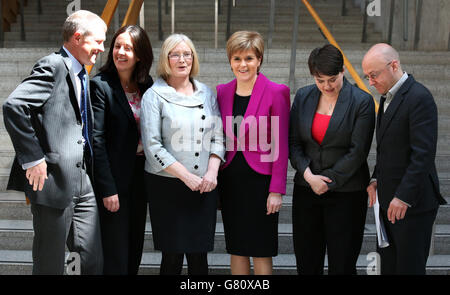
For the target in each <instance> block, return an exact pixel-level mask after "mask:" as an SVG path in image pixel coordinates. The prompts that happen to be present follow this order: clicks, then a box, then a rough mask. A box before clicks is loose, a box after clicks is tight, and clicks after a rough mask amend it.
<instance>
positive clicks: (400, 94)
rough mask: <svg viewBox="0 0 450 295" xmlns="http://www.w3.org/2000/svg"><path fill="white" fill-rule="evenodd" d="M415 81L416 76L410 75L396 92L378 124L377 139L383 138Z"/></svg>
mask: <svg viewBox="0 0 450 295" xmlns="http://www.w3.org/2000/svg"><path fill="white" fill-rule="evenodd" d="M414 81H415V80H414V78H413V77H412V76H411V75H410V76H409V77H408V79H407V80H406V81H405V83H403V85H402V86H401V87H400V89H399V90H398V91H397V93H396V94H395V96H394V98H393V99H392V101H391V103H390V104H389V107H388V108H387V110H386V111H385V112H384V114H383V116H382V118H381V120H380V122H379V125H378V126H377V141H380V140H381V139H382V138H383V135H384V133H385V132H386V129H387V128H388V127H389V124H390V123H391V121H392V119H393V117H394V115H395V113H396V112H397V110H398V108H399V107H400V105H401V104H402V102H403V100H404V97H405V96H404V94H405V93H406V92H408V90H409V88H410V87H411V85H412V84H413V83H414Z"/></svg>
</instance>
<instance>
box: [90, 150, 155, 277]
mask: <svg viewBox="0 0 450 295" xmlns="http://www.w3.org/2000/svg"><path fill="white" fill-rule="evenodd" d="M144 163H145V157H143V156H138V157H136V163H135V169H134V174H133V181H132V183H131V185H130V190H129V194H128V195H125V194H122V195H121V194H119V203H120V208H119V210H118V211H116V212H110V211H108V210H107V209H106V208H105V206H104V205H103V200H101V199H98V200H97V203H98V207H99V213H100V227H101V235H102V244H103V256H104V265H103V273H104V274H105V275H136V274H137V273H138V270H139V265H140V263H141V258H142V251H143V247H144V236H145V222H146V218H147V196H146V194H145V189H144Z"/></svg>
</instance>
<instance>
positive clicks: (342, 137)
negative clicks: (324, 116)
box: [289, 78, 375, 192]
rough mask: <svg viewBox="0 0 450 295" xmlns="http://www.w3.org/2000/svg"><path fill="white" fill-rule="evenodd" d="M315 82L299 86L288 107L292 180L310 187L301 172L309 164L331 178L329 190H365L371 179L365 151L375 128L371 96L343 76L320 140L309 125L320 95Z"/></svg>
mask: <svg viewBox="0 0 450 295" xmlns="http://www.w3.org/2000/svg"><path fill="white" fill-rule="evenodd" d="M320 94H321V92H320V90H319V89H318V88H317V86H316V85H310V86H306V87H303V88H300V89H299V90H298V91H297V94H296V95H295V99H294V103H293V105H292V109H291V119H290V128H289V129H290V130H289V158H290V160H291V165H292V167H293V168H294V169H296V170H297V173H296V174H295V178H294V181H295V183H296V184H298V185H302V186H306V187H309V184H308V183H307V182H306V181H305V179H304V178H303V173H304V172H305V170H306V168H307V167H309V168H310V169H311V172H312V173H314V174H320V175H324V176H327V177H329V178H330V179H331V180H333V182H332V183H330V184H328V187H329V189H330V190H331V191H338V192H349V191H358V190H365V189H366V187H367V185H368V183H369V179H370V174H369V168H368V165H367V155H368V153H369V150H370V146H371V143H372V138H373V131H374V128H375V106H374V102H373V99H372V97H371V96H370V95H369V94H367V93H366V92H364V91H362V90H360V89H359V88H357V87H355V86H353V85H351V84H350V83H349V82H348V81H347V79H345V78H344V83H343V86H342V89H341V92H340V93H339V97H338V100H337V102H336V106H335V108H334V111H333V115H332V117H331V120H330V123H329V126H328V129H327V131H326V134H325V137H324V139H323V141H322V144H318V143H317V142H316V141H315V140H314V139H313V137H312V135H311V126H312V123H313V119H314V115H315V114H316V109H317V105H318V103H319V98H320Z"/></svg>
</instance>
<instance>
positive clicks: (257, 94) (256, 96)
mask: <svg viewBox="0 0 450 295" xmlns="http://www.w3.org/2000/svg"><path fill="white" fill-rule="evenodd" d="M268 81H269V80H268V79H267V78H266V76H264V75H263V74H262V73H259V74H258V77H257V78H256V82H255V85H254V86H253V91H252V94H251V96H250V101H249V103H248V106H247V110H246V111H245V114H244V120H246V119H247V118H248V117H249V116H254V117H255V118H256V113H257V111H258V107H259V105H260V103H261V100H262V96H263V94H264V90H265V88H266V85H267V82H268ZM235 90H236V89H235ZM233 98H234V95H233ZM232 108H233V107H232ZM265 115H269V114H265ZM250 122H251V121H250ZM250 125H251V124H241V126H240V130H239V137H240V138H241V137H243V136H245V135H246V134H247V132H248V129H249V128H250ZM242 128H245V130H242ZM242 131H244V132H242Z"/></svg>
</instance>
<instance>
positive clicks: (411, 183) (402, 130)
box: [373, 75, 445, 214]
mask: <svg viewBox="0 0 450 295" xmlns="http://www.w3.org/2000/svg"><path fill="white" fill-rule="evenodd" d="M437 128H438V117H437V107H436V103H435V102H434V99H433V96H432V95H431V93H430V92H429V91H428V89H426V88H425V87H424V86H423V85H422V84H420V83H418V82H416V81H415V80H414V78H413V76H411V75H410V76H409V77H408V79H407V80H406V81H405V82H404V83H403V85H402V86H401V87H400V89H399V90H398V92H397V93H396V94H395V96H394V98H393V99H392V102H391V103H390V104H389V107H388V108H387V110H386V112H385V113H384V115H383V116H382V117H381V120H380V118H378V119H377V132H376V139H377V163H376V167H375V170H374V174H373V177H374V178H376V179H377V190H378V200H379V202H380V206H381V208H383V209H385V210H387V209H388V208H389V203H390V202H391V200H392V199H393V198H394V197H397V198H399V199H400V200H402V201H404V202H406V203H408V204H410V205H411V208H409V209H408V213H409V214H411V213H414V212H421V211H427V210H431V209H434V208H437V207H438V206H439V204H445V200H444V199H443V198H442V196H441V194H440V191H439V180H438V176H437V172H436V166H435V163H434V161H435V156H436V146H437Z"/></svg>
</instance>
